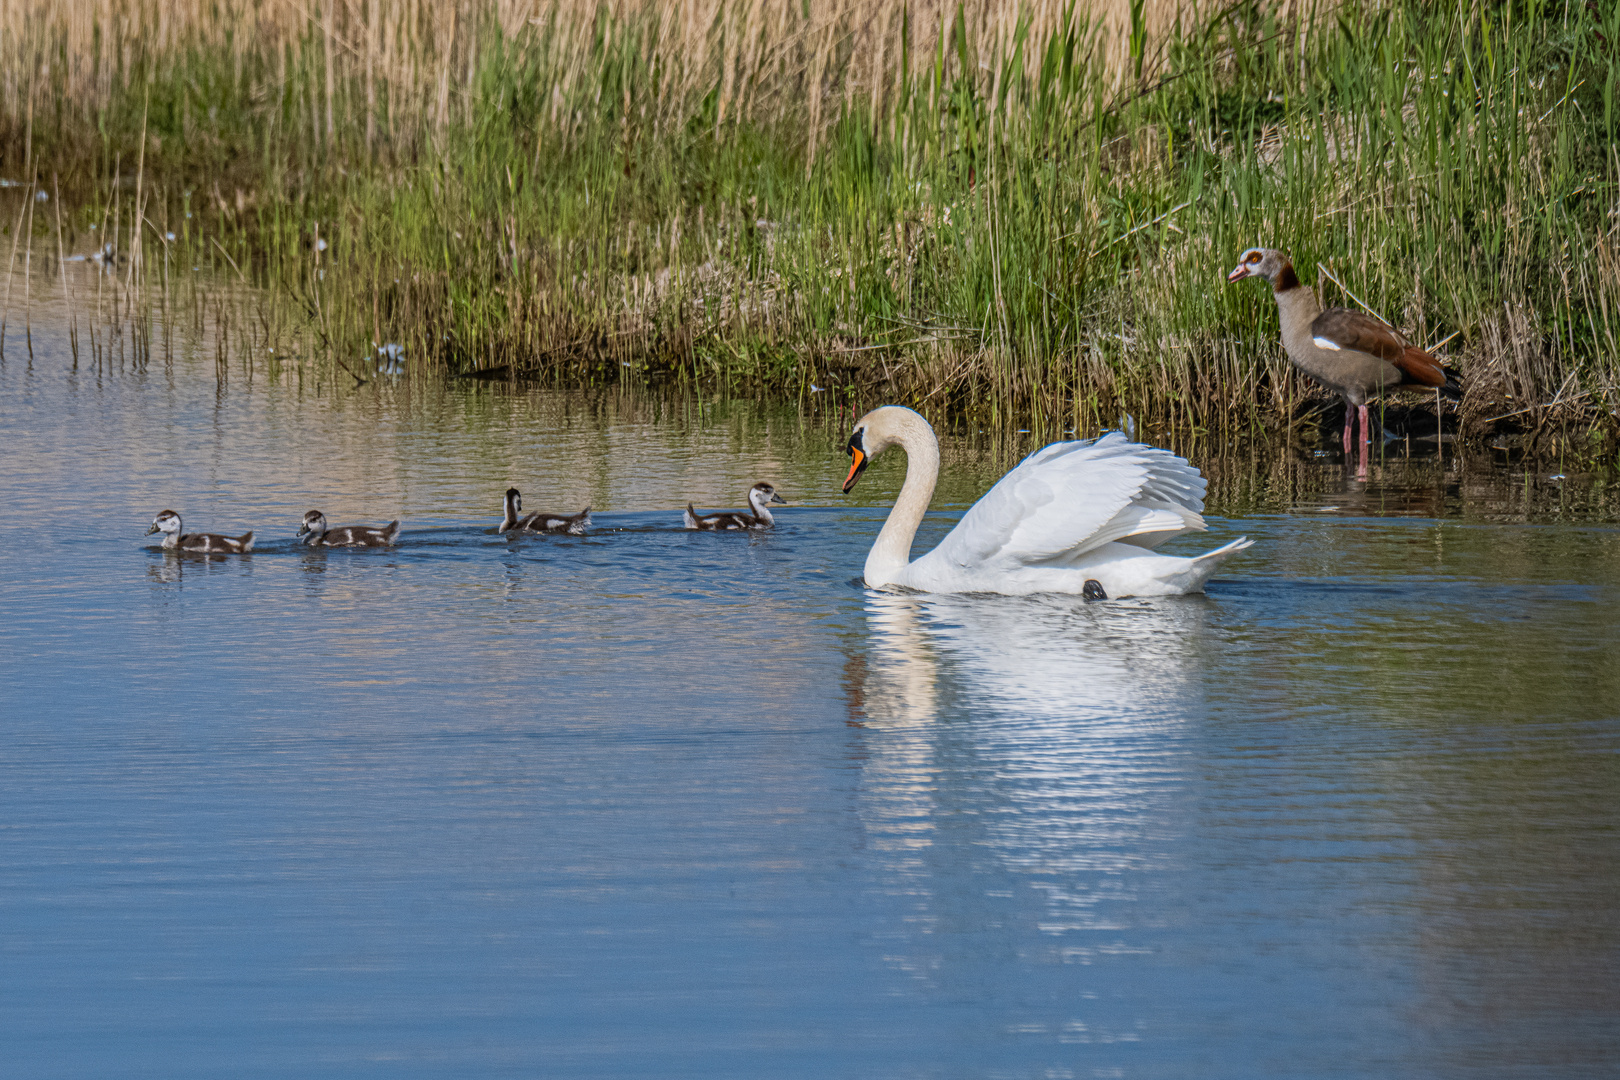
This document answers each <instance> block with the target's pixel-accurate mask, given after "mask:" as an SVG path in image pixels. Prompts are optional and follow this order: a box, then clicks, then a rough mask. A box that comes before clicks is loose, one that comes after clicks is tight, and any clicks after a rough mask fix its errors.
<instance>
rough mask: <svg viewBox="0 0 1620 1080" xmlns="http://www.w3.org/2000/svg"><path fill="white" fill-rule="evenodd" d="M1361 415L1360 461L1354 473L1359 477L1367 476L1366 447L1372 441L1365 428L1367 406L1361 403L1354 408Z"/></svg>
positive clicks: (1364, 477)
mask: <svg viewBox="0 0 1620 1080" xmlns="http://www.w3.org/2000/svg"><path fill="white" fill-rule="evenodd" d="M1356 411H1357V412H1358V413H1359V414H1360V416H1361V463H1360V464H1359V465H1358V466H1357V467H1356V475H1357V476H1359V477H1360V478H1361V479H1363V480H1365V479H1366V478H1367V447H1368V445H1369V444H1370V443H1371V442H1372V438H1371V436H1370V435H1369V434H1368V428H1367V406H1365V405H1363V406H1362V407H1361V408H1360V409H1358V410H1356Z"/></svg>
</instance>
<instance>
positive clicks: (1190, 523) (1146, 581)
mask: <svg viewBox="0 0 1620 1080" xmlns="http://www.w3.org/2000/svg"><path fill="white" fill-rule="evenodd" d="M891 446H898V447H900V448H901V449H903V450H905V452H906V482H905V484H904V485H902V486H901V488H900V495H899V497H898V498H897V499H896V500H895V503H894V508H893V509H891V510H890V511H889V517H888V520H887V521H885V522H884V523H883V529H882V530H881V531H880V532H879V533H878V535H877V539H876V540H875V541H874V542H873V543H872V550H871V552H870V553H869V554H868V555H867V556H866V570H865V575H864V576H865V580H866V584H867V585H868V586H869V587H871V588H874V589H887V588H903V589H917V590H919V591H922V592H934V593H975V592H977V593H1003V594H1007V595H1014V596H1022V595H1026V594H1029V593H1068V594H1071V595H1078V596H1083V597H1085V598H1086V599H1087V600H1106V599H1108V598H1110V597H1113V598H1115V599H1118V598H1119V597H1122V596H1179V595H1181V594H1183V593H1192V592H1201V591H1203V588H1204V582H1205V581H1207V580H1209V577H1210V575H1211V574H1213V573H1214V572H1215V568H1216V567H1217V566H1219V565H1220V563H1221V561H1222V560H1223V559H1225V558H1226V557H1227V556H1228V555H1231V554H1232V553H1233V552H1236V551H1242V550H1243V549H1244V548H1246V547H1248V546H1249V545H1250V543H1251V541H1249V540H1247V539H1237V540H1233V541H1231V542H1230V543H1228V544H1225V545H1223V546H1221V547H1218V548H1216V549H1215V550H1214V551H1206V552H1205V553H1204V554H1202V555H1196V556H1193V557H1192V558H1186V557H1182V556H1177V555H1159V554H1156V553H1155V552H1154V551H1153V548H1155V547H1157V546H1158V545H1160V544H1162V543H1164V542H1165V541H1166V540H1169V539H1171V538H1172V537H1175V536H1180V535H1182V534H1183V533H1188V532H1196V531H1201V530H1202V529H1203V528H1204V518H1203V515H1202V513H1201V511H1202V510H1203V509H1204V488H1205V484H1204V478H1203V477H1202V476H1200V475H1199V474H1198V470H1197V469H1195V468H1193V466H1191V465H1189V464H1188V463H1187V462H1186V461H1185V460H1183V459H1182V458H1179V457H1177V456H1176V455H1174V454H1172V453H1170V451H1168V450H1160V449H1157V448H1155V447H1152V446H1143V445H1141V444H1140V443H1134V442H1131V441H1130V440H1129V439H1127V438H1125V436H1123V435H1121V434H1120V433H1118V432H1110V433H1109V434H1107V435H1104V436H1103V437H1102V438H1100V439H1082V440H1080V441H1078V442H1060V443H1053V444H1052V445H1050V446H1047V447H1044V448H1042V449H1040V450H1037V451H1035V452H1034V453H1033V454H1031V455H1029V457H1027V458H1025V459H1024V460H1023V461H1022V462H1021V463H1019V465H1018V467H1017V468H1015V469H1013V471H1012V472H1010V473H1008V474H1007V475H1006V476H1003V477H1002V478H1001V479H1000V480H999V481H998V482H997V483H996V486H995V487H993V488H991V489H990V490H989V491H987V492H985V494H984V497H983V498H981V499H980V500H979V501H978V502H976V503H974V504H973V506H972V507H971V508H970V509H969V510H968V512H967V513H966V514H963V515H962V520H960V521H958V522H957V523H956V527H955V528H954V529H952V530H951V531H950V532H949V533H948V534H947V535H946V537H945V539H943V540H941V541H940V542H939V544H938V546H937V547H935V548H934V550H932V551H930V552H929V553H928V554H926V555H924V556H922V557H921V558H919V559H917V560H915V561H913V560H912V558H911V542H912V540H913V539H915V538H916V535H917V526H918V525H919V524H921V523H922V519H923V515H924V514H925V513H926V512H927V510H928V501H929V499H930V498H932V497H933V494H934V483H935V481H936V480H938V478H939V440H938V439H937V438H936V437H935V435H934V429H933V428H932V427H931V426H930V425H929V423H928V421H927V420H925V419H923V418H922V417H921V416H920V415H918V414H917V413H915V412H912V411H911V410H910V409H907V408H904V407H903V406H899V405H885V406H883V407H882V408H880V409H873V410H872V411H871V412H869V413H867V414H866V415H865V416H863V417H861V418H860V420H858V421H856V423H855V431H854V432H853V433H852V434H851V435H850V437H849V444H848V446H847V447H845V449H846V450H847V451H848V452H849V456H850V466H849V476H848V477H847V478H846V479H845V480H844V493H845V494H848V493H849V492H850V490H851V489H853V488H854V487H855V482H856V481H857V480H859V479H860V477H861V473H862V472H863V471H864V470H865V469H866V466H867V463H868V462H870V461H871V460H872V459H873V458H875V457H877V456H878V455H879V454H881V453H882V452H883V451H884V450H885V449H887V448H888V447H891Z"/></svg>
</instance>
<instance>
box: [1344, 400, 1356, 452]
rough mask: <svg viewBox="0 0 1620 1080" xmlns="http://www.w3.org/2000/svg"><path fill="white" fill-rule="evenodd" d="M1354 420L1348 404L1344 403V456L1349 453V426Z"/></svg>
mask: <svg viewBox="0 0 1620 1080" xmlns="http://www.w3.org/2000/svg"><path fill="white" fill-rule="evenodd" d="M1354 419H1355V417H1354V415H1353V414H1352V413H1351V412H1350V403H1349V402H1348V401H1347V402H1345V403H1344V452H1345V454H1346V455H1348V454H1349V453H1350V424H1351V422H1352V421H1353V420H1354Z"/></svg>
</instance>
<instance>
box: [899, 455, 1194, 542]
mask: <svg viewBox="0 0 1620 1080" xmlns="http://www.w3.org/2000/svg"><path fill="white" fill-rule="evenodd" d="M1205 487H1206V485H1205V482H1204V478H1203V477H1202V476H1201V475H1199V472H1198V470H1197V469H1195V468H1193V467H1192V466H1191V465H1189V464H1187V462H1186V461H1184V460H1182V459H1181V458H1179V457H1177V456H1176V455H1174V454H1172V453H1170V452H1169V451H1168V450H1160V449H1157V448H1155V447H1151V446H1143V445H1141V444H1139V443H1133V442H1130V441H1129V440H1127V439H1126V438H1125V436H1123V435H1121V434H1119V433H1118V432H1110V433H1109V434H1107V435H1104V436H1103V437H1102V438H1100V439H1096V440H1087V441H1081V442H1064V443H1053V444H1052V445H1051V446H1047V447H1045V448H1043V449H1041V450H1037V451H1036V452H1035V453H1033V454H1031V455H1030V456H1029V457H1027V458H1025V459H1024V460H1023V461H1022V462H1020V463H1019V465H1018V467H1017V468H1015V469H1013V470H1012V471H1011V472H1009V473H1008V474H1007V475H1006V476H1004V477H1002V478H1001V481H1000V482H999V483H997V484H996V486H995V487H993V488H991V489H990V490H989V491H987V492H986V493H985V495H984V497H983V498H982V499H980V500H979V501H978V502H976V503H974V504H973V507H972V509H970V510H969V511H968V512H967V513H966V514H965V515H963V517H962V520H961V521H959V522H957V524H956V528H954V529H952V530H951V531H950V533H949V535H947V536H946V537H945V539H943V540H941V541H940V543H939V546H938V547H936V548H935V549H934V550H933V551H932V552H930V553H929V555H928V556H926V557H928V558H939V559H944V560H946V561H947V562H949V563H952V564H955V565H957V566H1028V565H1031V564H1039V563H1046V564H1062V563H1064V562H1067V561H1069V560H1071V559H1074V558H1076V557H1078V556H1080V555H1083V554H1085V553H1086V552H1088V551H1091V550H1092V549H1094V548H1097V547H1100V546H1102V545H1103V544H1106V543H1109V542H1111V541H1123V542H1126V543H1132V544H1136V545H1138V546H1140V547H1148V548H1151V547H1154V546H1155V545H1157V544H1160V543H1162V542H1163V541H1165V540H1168V539H1169V538H1170V537H1172V536H1176V535H1178V534H1180V533H1183V532H1187V531H1189V530H1195V529H1202V528H1203V527H1204V519H1203V517H1202V516H1201V515H1200V511H1202V510H1203V508H1204V490H1205Z"/></svg>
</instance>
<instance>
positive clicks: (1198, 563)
mask: <svg viewBox="0 0 1620 1080" xmlns="http://www.w3.org/2000/svg"><path fill="white" fill-rule="evenodd" d="M1253 546H1254V541H1253V540H1250V539H1249V538H1248V537H1247V536H1240V537H1238V538H1237V539H1236V540H1233V541H1232V542H1231V543H1230V544H1222V545H1221V546H1220V547H1218V548H1216V549H1215V550H1214V551H1206V552H1204V553H1203V554H1202V555H1199V556H1197V557H1196V558H1193V559H1189V560H1188V563H1189V564H1190V565H1189V566H1188V567H1187V569H1186V570H1184V571H1183V572H1182V573H1180V574H1177V575H1176V579H1175V583H1176V584H1177V585H1180V586H1181V587H1182V588H1181V591H1183V592H1202V591H1203V588H1204V582H1206V581H1208V580H1209V579H1210V578H1211V577H1212V576H1213V575H1214V573H1215V569H1216V567H1218V566H1220V565H1221V562H1222V561H1223V560H1225V558H1226V557H1227V556H1228V555H1231V554H1232V553H1233V552H1237V551H1242V550H1243V549H1244V548H1248V547H1253Z"/></svg>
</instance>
